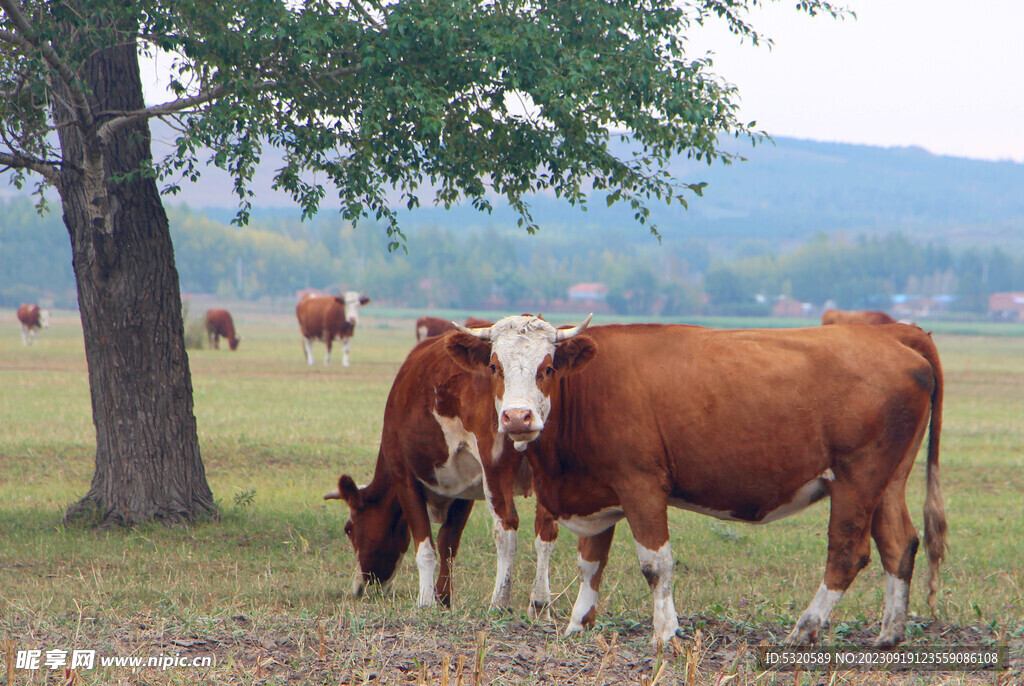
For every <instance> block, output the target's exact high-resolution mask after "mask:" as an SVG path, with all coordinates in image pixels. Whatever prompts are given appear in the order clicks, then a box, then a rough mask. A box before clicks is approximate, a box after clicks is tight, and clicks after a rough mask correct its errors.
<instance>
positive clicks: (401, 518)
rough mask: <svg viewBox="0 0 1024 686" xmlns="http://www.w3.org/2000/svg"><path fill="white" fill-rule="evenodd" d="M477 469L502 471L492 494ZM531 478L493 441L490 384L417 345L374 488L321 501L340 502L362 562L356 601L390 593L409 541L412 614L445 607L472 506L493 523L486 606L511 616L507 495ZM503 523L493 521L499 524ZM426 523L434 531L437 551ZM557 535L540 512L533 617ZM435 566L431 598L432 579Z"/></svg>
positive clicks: (511, 508) (390, 411) (396, 393)
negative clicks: (415, 577)
mask: <svg viewBox="0 0 1024 686" xmlns="http://www.w3.org/2000/svg"><path fill="white" fill-rule="evenodd" d="M483 463H488V464H492V463H500V464H497V465H496V466H494V469H493V472H494V473H496V474H500V476H501V484H500V486H501V487H499V488H492V487H489V484H488V483H486V482H485V481H484V479H483V471H482V468H481V467H482V464H483ZM530 485H531V482H530V470H529V466H528V465H527V463H526V461H525V460H523V459H522V457H521V455H520V454H519V453H517V452H516V451H514V450H512V448H511V445H510V444H509V442H508V441H506V440H505V439H504V437H503V436H499V435H498V433H497V420H496V415H495V413H494V404H493V402H492V400H491V384H490V377H489V375H487V374H483V373H480V372H469V371H466V370H464V369H462V368H461V367H459V366H458V365H456V364H455V362H454V361H453V360H452V358H451V357H450V356H449V355H448V354H447V352H446V350H445V344H444V339H443V338H430V339H427V340H425V341H423V342H421V343H419V344H418V345H417V346H416V347H415V348H413V350H412V352H411V353H409V356H408V358H407V359H406V361H405V363H404V364H403V365H402V367H401V369H399V371H398V375H397V377H396V378H395V382H394V384H393V385H392V387H391V392H390V394H389V395H388V400H387V404H386V406H385V410H384V427H383V432H382V435H381V444H380V452H379V453H378V457H377V467H376V470H375V471H374V475H373V480H372V481H371V482H370V484H369V485H368V486H365V487H363V488H357V487H356V485H355V482H354V481H353V480H352V478H351V477H350V476H348V475H347V474H346V475H343V476H342V477H341V478H340V479H339V480H338V490H337V491H334V492H332V493H328V494H327V495H326V496H324V498H325V499H330V498H340V499H344V500H345V501H346V502H347V503H348V506H349V510H350V515H349V521H348V523H347V524H346V525H345V533H346V534H347V535H348V537H349V540H350V541H351V542H352V546H353V548H354V549H355V553H356V559H357V560H358V562H359V575H358V576H357V577H356V579H355V582H354V585H353V594H354V595H356V596H358V595H361V594H362V592H363V589H364V587H365V585H366V584H367V583H371V582H376V583H380V584H382V585H384V586H385V587H386V586H387V585H389V584H390V583H391V582H392V581H393V579H394V574H395V571H396V569H397V566H398V562H399V560H400V559H401V557H402V555H403V554H404V553H405V551H406V550H407V549H408V547H409V538H410V532H411V534H412V540H413V547H414V549H415V551H416V553H415V554H416V566H417V567H418V568H419V579H420V583H419V598H418V600H417V604H418V605H421V606H426V605H431V604H433V603H434V600H435V597H436V599H437V600H438V601H439V602H441V603H442V604H443V605H445V606H450V605H451V593H452V587H451V586H452V582H451V562H452V560H453V559H454V558H455V555H456V553H457V552H458V547H459V541H460V538H461V536H462V530H463V527H465V525H466V521H467V519H468V518H469V513H470V510H471V509H472V507H473V501H474V500H486V502H487V505H488V507H489V508H490V510H491V513H492V516H494V540H495V543H496V545H497V549H498V563H497V564H498V567H497V572H496V577H495V584H494V593H493V595H492V596H491V604H492V605H493V606H495V607H501V608H504V607H508V605H509V600H510V595H511V584H512V559H513V557H514V555H515V551H516V547H517V530H518V523H519V520H518V515H517V514H516V509H515V504H514V503H513V495H518V494H526V493H527V492H528V491H529V490H530ZM499 513H500V514H499ZM431 523H434V524H440V525H441V528H440V530H439V532H438V536H437V543H438V545H437V547H438V548H439V549H440V550H439V551H438V550H436V549H435V547H434V542H433V540H432V538H431ZM557 530H558V527H557V526H555V525H554V523H553V522H552V520H551V517H550V515H547V513H546V512H545V511H544V510H542V509H538V512H537V519H536V522H535V532H536V538H535V546H536V549H537V575H536V580H535V582H534V585H533V591H532V593H531V598H530V607H529V613H530V616H531V617H535V616H537V615H538V614H541V613H545V612H546V609H547V605H548V603H549V600H550V588H549V586H548V571H547V570H548V560H549V558H550V555H551V550H552V548H553V547H554V539H555V536H556V535H557ZM438 562H440V574H439V576H438V578H437V584H436V588H434V589H432V588H431V586H432V585H433V583H434V574H435V572H436V571H437V566H438Z"/></svg>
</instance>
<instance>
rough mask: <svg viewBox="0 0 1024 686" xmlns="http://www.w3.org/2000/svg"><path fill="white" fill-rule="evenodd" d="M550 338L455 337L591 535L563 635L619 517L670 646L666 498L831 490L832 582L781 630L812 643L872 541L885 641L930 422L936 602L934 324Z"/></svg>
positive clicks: (763, 511) (727, 507)
mask: <svg viewBox="0 0 1024 686" xmlns="http://www.w3.org/2000/svg"><path fill="white" fill-rule="evenodd" d="M474 334H475V335H474ZM556 335H557V333H556V331H555V330H554V329H552V328H551V327H550V326H548V325H546V323H543V322H540V321H539V320H533V321H530V320H527V319H524V318H512V319H511V320H502V321H500V322H498V323H497V324H496V325H495V326H494V327H492V328H490V329H484V330H476V331H473V332H472V333H470V332H458V333H455V334H451V335H450V336H449V337H448V349H449V352H450V353H451V354H452V355H453V356H454V357H455V358H456V359H457V360H459V361H460V364H463V365H465V366H466V367H467V368H471V369H481V370H489V371H490V374H491V379H492V389H493V395H494V400H495V404H496V407H497V409H498V415H499V418H500V419H499V423H498V427H499V430H500V431H502V432H504V433H506V434H507V435H509V436H510V437H511V438H512V439H513V440H514V441H516V447H517V448H523V449H526V456H527V458H528V460H529V462H530V466H531V468H532V470H533V480H534V489H535V491H536V493H537V497H538V500H539V501H540V503H541V505H543V506H544V507H545V508H546V509H548V510H549V511H550V512H551V513H552V515H553V516H554V517H555V519H556V521H557V522H558V523H559V524H562V525H564V526H566V527H568V528H569V529H570V530H571V531H573V532H575V533H576V534H577V535H579V536H580V537H581V539H580V542H579V564H580V578H581V587H580V592H579V596H578V597H577V600H576V604H575V606H574V608H573V611H572V618H571V621H570V623H569V626H568V628H567V633H571V632H573V631H579V630H582V629H583V627H584V626H586V625H590V624H592V623H593V621H594V617H595V613H596V603H597V590H598V585H599V583H600V579H601V574H602V572H603V570H604V567H605V564H606V562H607V558H608V550H609V547H610V545H611V540H612V534H613V532H614V526H615V523H616V522H618V521H619V520H621V519H623V518H625V519H626V521H627V522H628V523H629V526H630V529H631V530H632V532H633V536H634V538H635V539H636V545H637V553H638V555H639V558H640V568H641V571H642V572H643V574H644V576H645V577H646V578H647V581H648V583H649V584H650V586H651V589H652V592H653V598H654V636H653V640H654V641H655V642H656V643H657V642H667V641H669V640H670V639H671V638H672V637H673V636H675V634H676V631H677V629H678V626H679V624H678V619H677V616H676V612H675V606H674V603H673V599H672V570H673V565H674V563H673V558H672V552H671V549H670V546H669V531H668V518H667V508H668V506H669V505H671V506H674V507H679V508H683V509H687V510H691V511H694V512H699V513H702V514H706V515H710V516H713V517H718V518H720V519H726V520H731V521H741V522H751V523H764V522H769V521H773V520H776V519H779V518H781V517H784V516H786V515H789V514H791V513H793V512H796V511H798V510H800V509H802V508H804V507H806V506H807V505H809V504H811V503H813V502H815V501H817V500H819V499H821V498H824V497H826V496H830V497H831V501H832V502H831V514H830V520H829V528H828V556H827V559H826V566H825V574H824V579H823V581H822V583H821V586H820V587H819V589H818V591H817V594H816V595H815V596H814V599H813V600H812V601H811V603H810V605H809V606H808V608H807V609H806V610H805V611H804V612H803V614H802V615H801V616H800V618H799V620H798V621H797V623H796V626H795V627H794V628H793V630H792V632H791V633H790V634H789V636H788V638H787V642H788V643H791V644H805V643H808V642H812V641H814V640H815V639H816V637H817V635H818V633H819V631H820V630H821V629H822V627H824V626H825V624H826V622H827V620H828V617H829V614H830V613H831V611H832V608H833V607H834V606H835V604H836V602H837V601H838V600H839V599H840V597H841V596H842V595H843V593H844V592H845V591H846V589H847V588H848V587H849V585H850V583H851V582H852V581H853V579H854V577H855V576H856V575H857V572H858V571H859V570H860V569H861V568H863V567H864V566H865V565H866V564H867V563H868V559H869V551H870V539H871V538H874V541H875V544H876V546H877V548H878V551H879V556H880V557H881V560H882V566H883V568H884V570H885V574H886V587H885V604H884V612H883V615H882V626H881V631H880V634H879V636H878V638H877V640H876V641H875V645H877V646H892V645H895V644H897V643H899V642H900V641H901V640H902V639H903V637H904V633H905V628H906V620H907V606H908V599H909V590H910V581H911V577H912V575H913V567H914V557H915V554H916V551H917V547H918V538H917V535H916V533H915V530H914V525H913V522H912V521H911V519H910V515H909V513H908V511H907V506H906V501H905V497H904V489H905V487H906V482H907V478H908V476H909V474H910V471H911V467H912V466H913V463H914V458H915V455H916V454H917V451H918V448H919V446H920V445H921V442H922V441H923V438H924V433H925V431H926V430H928V431H929V432H930V440H929V446H928V458H927V469H926V473H927V477H926V483H927V494H926V498H925V506H924V522H925V542H926V547H927V551H928V560H929V567H930V572H931V578H930V588H931V593H930V594H929V603H930V604H931V603H932V602H933V597H934V592H935V589H936V582H937V574H938V568H939V566H940V564H941V561H942V557H943V552H944V547H945V530H946V521H945V512H944V506H943V502H942V493H941V489H940V486H939V474H938V459H939V434H940V431H941V423H942V396H943V378H942V369H941V365H940V362H939V356H938V351H937V350H936V347H935V345H934V343H933V342H932V340H931V337H930V336H929V335H928V334H926V333H925V332H923V331H921V330H920V329H918V328H917V327H911V326H905V325H902V324H895V325H888V326H877V327H875V326H871V327H869V326H825V327H817V328H810V329H790V330H775V331H713V330H708V329H703V328H700V327H688V326H670V325H635V326H605V327H595V328H592V329H590V330H588V331H587V332H586V334H585V335H582V336H576V337H574V338H572V339H570V340H568V341H566V342H564V343H561V344H560V345H556ZM581 363H582V364H581ZM573 372H575V373H573ZM531 441H532V442H531Z"/></svg>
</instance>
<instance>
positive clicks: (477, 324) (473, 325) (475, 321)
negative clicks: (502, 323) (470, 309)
mask: <svg viewBox="0 0 1024 686" xmlns="http://www.w3.org/2000/svg"><path fill="white" fill-rule="evenodd" d="M487 326H494V322H492V321H491V320H489V319H480V318H479V317H466V323H465V327H466V328H467V329H482V328H484V327H487Z"/></svg>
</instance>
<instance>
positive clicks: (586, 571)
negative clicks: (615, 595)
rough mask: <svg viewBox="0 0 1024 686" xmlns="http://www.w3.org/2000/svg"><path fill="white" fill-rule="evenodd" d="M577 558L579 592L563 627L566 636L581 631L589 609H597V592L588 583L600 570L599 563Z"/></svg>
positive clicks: (581, 557) (580, 557)
mask: <svg viewBox="0 0 1024 686" xmlns="http://www.w3.org/2000/svg"><path fill="white" fill-rule="evenodd" d="M577 557H578V564H579V568H580V592H579V593H578V594H577V595H576V602H575V603H573V606H572V615H571V616H570V618H569V625H568V626H566V627H565V635H566V636H568V635H569V634H573V633H576V632H577V631H583V619H584V618H585V617H586V616H587V613H588V612H590V610H591V608H596V607H597V598H598V596H597V591H595V590H594V588H593V586H591V584H590V582H591V579H593V578H594V575H595V574H597V572H598V570H599V569H600V568H601V563H600V562H590V561H588V560H584V559H583V556H582V555H579V556H577Z"/></svg>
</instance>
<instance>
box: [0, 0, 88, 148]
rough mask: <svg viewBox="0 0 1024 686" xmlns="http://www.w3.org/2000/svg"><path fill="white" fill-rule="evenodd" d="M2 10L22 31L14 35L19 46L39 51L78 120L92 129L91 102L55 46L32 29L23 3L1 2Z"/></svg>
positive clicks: (15, 1)
mask: <svg viewBox="0 0 1024 686" xmlns="http://www.w3.org/2000/svg"><path fill="white" fill-rule="evenodd" d="M0 8H3V9H4V11H6V12H7V14H8V16H10V18H11V19H12V20H13V22H14V25H15V27H16V28H17V29H18V31H20V34H19V33H15V34H14V36H15V37H16V38H18V39H19V44H20V45H22V46H24V47H25V49H27V50H38V51H39V53H40V54H41V55H42V57H43V61H45V62H46V64H47V65H48V66H49V67H50V69H52V70H53V71H54V72H56V74H57V76H58V77H59V78H60V81H61V83H62V84H63V85H64V87H65V88H66V89H67V91H68V93H69V94H70V95H71V100H72V102H73V103H74V106H75V109H76V110H77V111H78V115H79V117H78V118H80V119H81V121H82V123H83V124H84V125H85V126H86V127H87V128H88V127H91V126H92V124H93V117H92V110H90V109H89V102H88V101H87V100H86V99H85V93H83V92H82V91H81V89H79V88H78V87H77V86H76V85H75V75H74V74H73V73H72V71H71V70H70V69H69V68H68V66H67V65H66V64H64V61H63V60H61V59H60V56H58V55H57V52H56V51H55V50H54V49H53V46H51V45H50V44H49V43H44V42H41V41H39V40H38V36H37V35H36V32H35V29H33V28H32V23H31V22H30V21H29V20H28V17H26V16H25V13H24V12H23V11H22V6H21V3H20V2H19V1H18V0H0Z"/></svg>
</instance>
